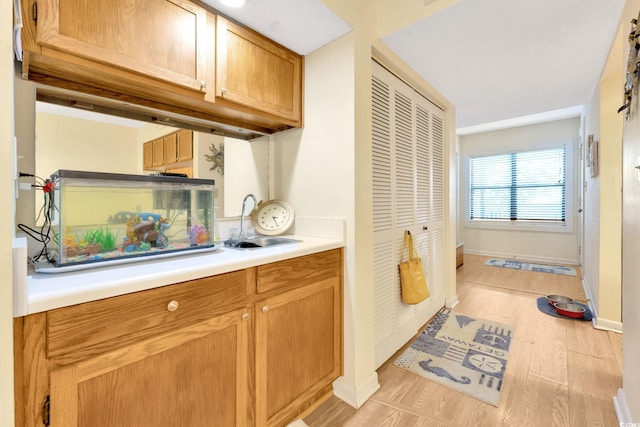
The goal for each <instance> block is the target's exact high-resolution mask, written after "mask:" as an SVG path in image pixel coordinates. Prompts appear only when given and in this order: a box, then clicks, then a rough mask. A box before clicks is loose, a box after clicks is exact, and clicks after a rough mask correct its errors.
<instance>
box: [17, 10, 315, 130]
mask: <svg viewBox="0 0 640 427" xmlns="http://www.w3.org/2000/svg"><path fill="white" fill-rule="evenodd" d="M20 4H21V7H22V19H23V23H24V27H23V29H22V32H21V37H22V48H23V63H22V75H23V78H25V79H29V80H33V81H35V82H38V83H42V84H44V85H48V86H55V87H59V88H63V89H69V90H71V91H73V92H74V93H79V94H88V95H93V96H97V97H99V98H95V97H91V98H90V102H91V103H94V104H95V105H99V106H101V107H103V108H104V107H108V108H110V109H112V108H116V109H120V110H124V111H126V112H127V114H130V115H131V116H132V117H133V116H135V117H136V118H137V119H139V120H144V117H142V116H144V115H149V114H150V113H149V110H148V108H149V107H150V108H152V109H153V110H160V112H168V113H171V114H172V116H171V118H172V119H175V118H176V115H179V116H178V117H179V119H177V120H178V122H179V121H180V120H182V121H183V123H184V124H191V125H193V124H201V120H202V119H204V120H208V121H209V122H210V124H208V125H207V127H209V128H210V132H215V133H220V134H225V135H229V136H233V137H238V138H244V139H251V138H254V137H256V136H260V135H264V134H270V133H274V132H278V131H280V130H285V129H289V128H292V127H301V126H302V73H303V58H302V57H301V56H300V55H297V54H295V53H294V52H291V51H289V50H287V49H285V48H284V47H282V46H280V45H278V44H277V43H275V42H273V41H271V40H269V39H267V38H265V37H263V36H261V35H260V34H258V33H256V32H254V31H252V30H250V29H248V28H244V27H242V26H241V25H238V24H235V23H233V22H231V21H228V20H226V19H223V18H221V17H218V16H216V14H215V11H213V10H212V9H209V8H207V6H205V5H202V4H201V3H198V2H194V3H192V2H190V1H187V0H137V1H118V0H104V1H100V2H87V1H85V0H20ZM216 26H218V28H217V29H216ZM217 38H220V40H217ZM60 96H63V97H64V98H65V102H70V103H71V105H73V103H74V102H76V103H78V102H80V101H82V102H85V101H86V97H85V98H82V97H81V96H78V97H77V98H78V99H66V97H67V96H68V95H66V94H65V95H60ZM114 101H115V102H116V105H115V106H114ZM65 105H66V104H65ZM152 115H153V114H152ZM155 115H157V114H155ZM151 118H152V117H151V116H150V117H148V118H147V119H148V121H152V120H151ZM191 118H193V119H195V120H192V121H191V122H189V119H191ZM182 127H185V128H188V127H189V126H182Z"/></svg>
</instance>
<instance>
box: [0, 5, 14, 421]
mask: <svg viewBox="0 0 640 427" xmlns="http://www.w3.org/2000/svg"><path fill="white" fill-rule="evenodd" d="M12 16H13V14H12V2H11V1H9V0H3V1H0V94H2V96H0V205H2V206H3V209H2V215H1V218H2V220H0V271H1V272H2V280H0V425H2V426H7V427H9V426H13V425H14V408H13V286H12V253H11V248H12V241H13V234H14V232H13V221H12V220H11V218H13V209H14V208H13V207H14V206H15V203H14V202H15V198H14V191H13V189H14V181H13V173H14V158H15V154H14V152H13V73H14V68H13V53H12V31H11V28H12V24H13V22H12Z"/></svg>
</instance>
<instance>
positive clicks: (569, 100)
mask: <svg viewBox="0 0 640 427" xmlns="http://www.w3.org/2000/svg"><path fill="white" fill-rule="evenodd" d="M427 1H428V2H429V3H431V1H429V0H427ZM205 2H206V3H208V4H210V5H211V6H212V7H214V8H215V9H217V10H219V11H220V12H222V13H224V14H226V15H228V16H230V17H231V18H233V19H236V20H237V21H240V22H242V23H243V24H245V25H247V26H249V27H252V28H254V29H256V30H257V31H259V32H261V33H263V34H265V35H266V36H267V37H270V38H271V39H273V40H276V41H278V42H279V43H281V44H283V45H284V46H287V47H289V48H290V49H292V50H294V51H296V52H298V53H301V54H308V53H310V52H312V51H313V50H315V49H317V48H319V47H321V46H322V45H324V44H326V43H328V42H330V41H332V40H334V39H336V38H338V37H340V36H341V35H343V34H345V33H347V32H349V31H350V29H351V28H350V27H349V25H348V24H346V23H345V22H343V21H342V20H341V19H340V18H339V17H337V16H336V15H335V14H334V13H333V12H331V11H330V10H329V9H328V8H326V7H325V6H324V5H323V3H322V2H321V1H320V0H296V1H290V0H246V4H245V6H243V7H242V8H240V9H233V8H229V7H226V6H224V5H222V4H221V3H220V0H205ZM425 4H427V3H425ZM623 6H624V0H606V1H603V0H560V1H558V0H536V1H531V0H482V1H480V0H461V1H460V2H458V3H457V4H454V5H453V6H451V7H449V8H446V9H443V10H441V11H440V12H437V13H436V14H434V15H432V16H430V17H427V18H425V19H422V20H420V21H418V22H415V23H414V24H412V25H409V26H407V27H405V28H403V29H401V30H399V31H396V32H394V33H391V34H389V35H387V36H385V37H383V38H382V41H383V42H384V43H385V44H386V45H387V46H388V47H389V48H390V49H391V50H392V51H394V52H395V53H396V54H397V55H399V56H400V57H401V58H402V59H403V60H404V61H405V62H406V63H407V64H408V65H409V66H411V67H412V68H413V69H414V70H415V71H417V72H418V73H419V74H420V75H421V76H422V77H423V78H424V79H425V80H426V81H428V82H429V83H430V84H431V85H432V86H434V87H435V88H436V89H437V90H438V91H439V92H440V93H441V94H442V95H443V96H445V97H446V98H447V99H449V101H451V102H452V103H453V104H454V105H455V107H456V125H457V127H458V128H459V130H460V128H469V129H471V127H473V128H476V127H477V126H478V125H485V124H488V123H495V122H503V121H505V120H509V119H514V118H521V117H523V116H530V115H535V117H538V118H541V119H543V120H544V118H547V117H549V114H547V113H549V112H551V116H552V117H553V116H554V114H555V113H556V112H557V113H559V114H560V115H561V116H568V115H569V116H570V115H577V114H578V113H577V111H579V108H576V107H577V106H580V105H582V104H586V103H588V102H589V101H590V99H591V97H592V96H593V93H594V90H595V88H596V85H597V83H598V80H599V77H600V74H601V72H602V68H603V65H604V63H605V60H606V57H607V55H608V50H609V47H610V46H611V43H612V41H613V37H614V34H615V31H616V28H617V25H618V19H619V17H620V14H621V12H622V8H623ZM478 129H479V128H478Z"/></svg>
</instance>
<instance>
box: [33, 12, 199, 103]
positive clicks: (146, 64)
mask: <svg viewBox="0 0 640 427" xmlns="http://www.w3.org/2000/svg"><path fill="white" fill-rule="evenodd" d="M37 25H38V27H37V43H38V45H40V46H42V47H43V48H44V49H45V50H46V49H50V50H51V51H50V52H49V53H46V52H45V51H44V50H43V53H44V54H46V55H48V54H53V52H55V51H58V52H62V53H64V54H69V55H72V56H76V57H80V58H85V59H89V60H92V61H95V62H98V63H102V64H107V65H110V66H114V67H117V68H120V69H124V70H128V71H133V72H135V73H138V74H141V75H145V76H149V77H152V78H155V79H158V80H162V81H164V82H168V83H171V84H172V85H177V86H180V87H184V88H187V89H191V90H194V91H197V92H205V90H206V82H205V81H202V80H203V77H202V76H203V75H204V72H205V71H204V67H205V66H206V65H205V64H204V62H205V61H206V53H205V52H204V50H203V49H204V47H205V46H206V43H204V39H205V35H206V29H205V25H206V12H205V11H204V9H202V8H199V7H197V6H195V5H194V4H192V3H190V2H188V1H184V0H136V1H135V2H131V1H118V0H102V1H98V2H87V1H86V0H40V1H39V2H38V24H37ZM199 38H200V40H199Z"/></svg>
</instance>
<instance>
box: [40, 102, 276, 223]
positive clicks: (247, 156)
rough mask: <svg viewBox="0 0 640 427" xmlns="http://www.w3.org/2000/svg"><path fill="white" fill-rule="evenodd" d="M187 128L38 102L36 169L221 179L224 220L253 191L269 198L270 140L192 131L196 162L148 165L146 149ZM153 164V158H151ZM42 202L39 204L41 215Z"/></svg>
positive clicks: (219, 210)
mask: <svg viewBox="0 0 640 427" xmlns="http://www.w3.org/2000/svg"><path fill="white" fill-rule="evenodd" d="M182 130H183V129H181V128H179V127H174V126H172V125H170V124H157V123H148V122H143V121H138V120H132V119H129V118H123V117H118V116H114V115H108V114H102V113H96V112H94V111H87V110H83V109H82V108H71V107H67V106H62V105H57V104H53V103H48V102H42V101H36V115H35V170H36V175H37V176H39V177H42V178H48V177H49V176H50V175H51V174H52V173H54V172H55V171H57V170H59V169H68V170H83V171H93V172H110V173H126V174H152V173H157V172H158V171H161V170H163V171H165V172H171V173H186V174H187V175H189V176H190V177H193V178H203V179H214V180H215V200H214V207H215V210H216V216H217V217H218V218H231V217H237V216H239V215H240V211H241V208H242V200H243V198H244V196H245V195H246V194H248V193H253V194H255V196H256V197H257V198H258V200H266V199H268V187H269V185H268V183H269V160H268V159H269V138H268V136H263V137H260V138H257V139H253V140H251V141H246V140H241V139H236V138H230V137H225V136H222V135H218V134H211V133H206V132H200V131H197V130H193V129H187V130H185V132H187V133H188V134H189V135H188V136H189V138H190V139H191V142H190V143H191V144H192V147H191V150H192V153H191V154H192V157H191V159H188V158H187V160H181V161H179V162H175V163H173V164H168V165H165V166H157V167H152V168H150V169H145V168H144V167H143V165H144V162H145V158H144V155H145V153H144V145H145V143H148V142H152V141H154V140H156V141H157V140H160V141H161V140H162V138H163V137H165V136H167V135H169V136H170V135H173V134H177V133H178V132H181V131H182ZM147 161H148V160H147ZM39 204H41V200H36V211H37V210H38V209H39V208H38V206H39Z"/></svg>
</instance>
